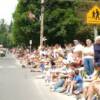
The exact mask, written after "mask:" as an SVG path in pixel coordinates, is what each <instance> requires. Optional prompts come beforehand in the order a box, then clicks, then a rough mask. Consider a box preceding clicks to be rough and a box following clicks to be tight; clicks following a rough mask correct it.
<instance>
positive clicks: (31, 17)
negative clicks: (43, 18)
mask: <svg viewBox="0 0 100 100" xmlns="http://www.w3.org/2000/svg"><path fill="white" fill-rule="evenodd" d="M28 17H29V19H30V20H34V19H36V16H35V15H34V14H33V13H32V12H31V11H29V12H28Z"/></svg>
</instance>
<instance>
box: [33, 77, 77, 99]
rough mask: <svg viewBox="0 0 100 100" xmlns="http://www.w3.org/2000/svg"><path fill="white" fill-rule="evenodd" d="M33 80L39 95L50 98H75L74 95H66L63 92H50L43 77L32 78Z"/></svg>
mask: <svg viewBox="0 0 100 100" xmlns="http://www.w3.org/2000/svg"><path fill="white" fill-rule="evenodd" d="M33 82H34V83H35V85H36V87H37V89H38V90H39V91H40V93H41V95H43V96H45V97H49V98H51V100H68V99H70V100H76V97H75V96H67V95H65V94H63V93H56V92H52V91H51V90H50V89H49V87H48V86H47V85H46V83H45V82H44V80H43V79H36V78H35V79H33ZM46 100H48V99H47V98H46Z"/></svg>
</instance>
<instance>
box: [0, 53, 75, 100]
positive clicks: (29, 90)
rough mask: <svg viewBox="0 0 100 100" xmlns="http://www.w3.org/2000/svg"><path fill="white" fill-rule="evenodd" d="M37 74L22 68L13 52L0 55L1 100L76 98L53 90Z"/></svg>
mask: <svg viewBox="0 0 100 100" xmlns="http://www.w3.org/2000/svg"><path fill="white" fill-rule="evenodd" d="M37 75H38V73H33V72H30V69H28V68H26V69H22V68H21V66H19V65H18V63H17V62H16V59H15V58H14V57H13V56H12V55H11V54H9V55H7V56H6V57H3V58H1V57H0V100H67V99H71V100H75V99H73V98H72V97H67V96H66V95H62V94H58V93H54V92H51V91H50V90H49V89H48V87H47V86H46V84H45V82H44V81H43V80H42V79H37V78H36V77H37Z"/></svg>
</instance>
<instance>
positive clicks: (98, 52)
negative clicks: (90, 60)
mask: <svg viewBox="0 0 100 100" xmlns="http://www.w3.org/2000/svg"><path fill="white" fill-rule="evenodd" d="M94 62H95V65H96V66H100V36H97V37H96V39H95V43H94Z"/></svg>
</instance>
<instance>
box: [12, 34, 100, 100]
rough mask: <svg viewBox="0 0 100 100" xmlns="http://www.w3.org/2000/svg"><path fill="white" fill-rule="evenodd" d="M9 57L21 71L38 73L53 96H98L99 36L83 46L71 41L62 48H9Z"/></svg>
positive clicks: (91, 99)
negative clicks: (12, 56)
mask: <svg viewBox="0 0 100 100" xmlns="http://www.w3.org/2000/svg"><path fill="white" fill-rule="evenodd" d="M11 51H12V53H13V54H15V55H16V58H17V59H19V61H20V63H21V65H22V67H28V66H31V71H40V72H41V73H43V75H44V80H45V82H46V84H48V85H49V86H50V89H51V90H52V91H53V92H59V93H65V94H66V95H68V96H71V95H73V94H75V95H79V94H83V95H82V97H81V99H82V100H95V99H96V98H97V97H99V96H100V85H99V84H100V36H98V37H96V39H95V41H94V43H93V42H92V40H91V39H86V42H85V43H84V44H81V43H80V41H78V40H74V41H73V43H69V44H65V45H64V46H63V47H61V46H60V45H58V44H56V45H54V46H42V47H39V48H38V49H34V50H32V51H30V50H29V49H23V48H13V49H12V50H11Z"/></svg>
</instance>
